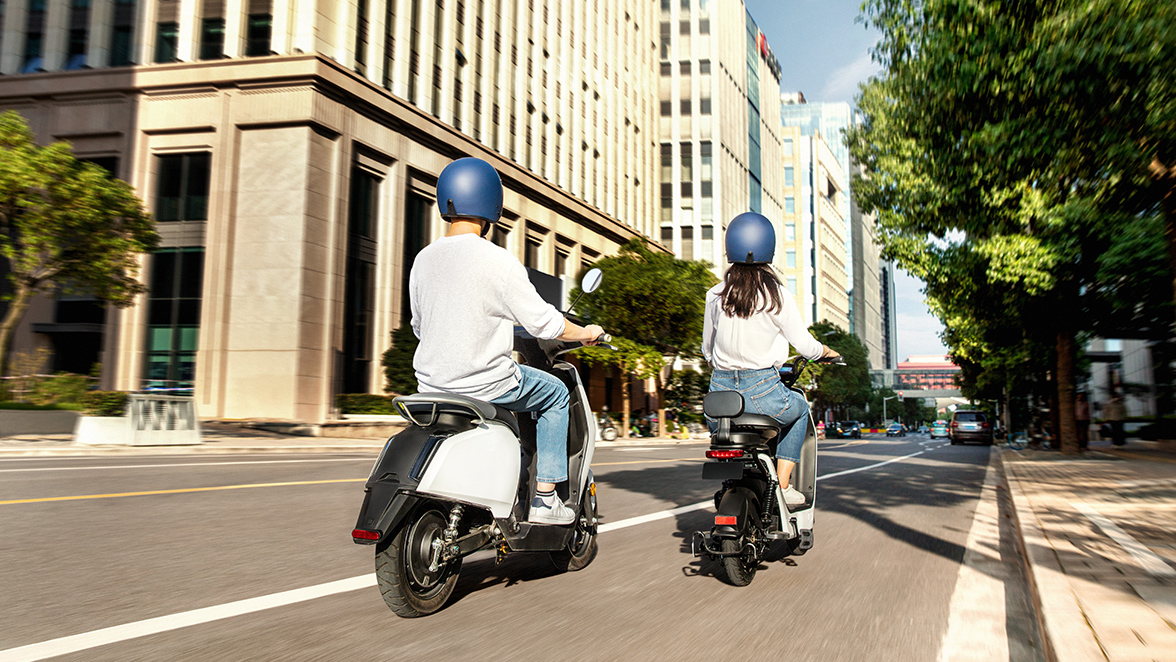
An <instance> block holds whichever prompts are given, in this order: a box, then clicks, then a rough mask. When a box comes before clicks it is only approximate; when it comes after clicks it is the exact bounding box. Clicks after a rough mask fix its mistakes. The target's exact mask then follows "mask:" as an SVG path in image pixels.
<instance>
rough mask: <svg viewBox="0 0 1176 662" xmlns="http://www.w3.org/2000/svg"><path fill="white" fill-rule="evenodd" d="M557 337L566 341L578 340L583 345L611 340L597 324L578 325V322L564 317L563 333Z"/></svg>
mask: <svg viewBox="0 0 1176 662" xmlns="http://www.w3.org/2000/svg"><path fill="white" fill-rule="evenodd" d="M559 339H560V340H564V341H568V342H580V343H584V344H585V345H595V344H598V343H601V342H607V341H609V340H611V338H610V337H609V336H608V335H607V334H606V333H605V332H604V329H603V328H601V327H600V326H599V325H597V324H589V325H588V326H580V325H579V324H573V323H572V322H569V321H568V320H566V319H565V320H564V332H563V335H561V336H560V337H559Z"/></svg>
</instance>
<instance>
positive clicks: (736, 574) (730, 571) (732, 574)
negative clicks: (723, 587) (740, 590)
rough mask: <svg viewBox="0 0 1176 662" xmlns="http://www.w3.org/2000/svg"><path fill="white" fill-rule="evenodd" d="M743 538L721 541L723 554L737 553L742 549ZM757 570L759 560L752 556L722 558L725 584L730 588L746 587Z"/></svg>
mask: <svg viewBox="0 0 1176 662" xmlns="http://www.w3.org/2000/svg"><path fill="white" fill-rule="evenodd" d="M743 540H744V537H742V536H741V537H739V538H735V539H731V538H727V539H725V540H723V543H722V550H723V553H724V554H729V553H731V552H738V551H740V550H742V549H743ZM758 569H759V559H758V558H756V557H755V556H754V555H750V554H743V555H740V556H724V557H723V571H724V572H725V573H726V574H727V583H728V584H731V585H732V586H747V585H748V584H750V583H751V580H752V579H755V571H756V570H758Z"/></svg>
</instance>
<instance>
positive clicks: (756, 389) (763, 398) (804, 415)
mask: <svg viewBox="0 0 1176 662" xmlns="http://www.w3.org/2000/svg"><path fill="white" fill-rule="evenodd" d="M710 390H712V391H738V392H739V393H740V394H741V395H742V396H743V411H744V412H745V413H748V414H762V415H764V416H769V417H771V418H774V419H776V420H777V421H779V422H780V423H781V425H783V429H784V436H783V438H782V439H780V441H779V443H777V444H776V458H777V459H780V460H788V461H789V462H799V461H800V448H801V446H803V445H804V435H805V431H806V430H807V429H808V426H807V425H806V424H805V423H806V421H807V420H808V412H809V406H808V402H805V399H804V396H802V395H801V394H799V393H797V392H796V391H793V390H792V389H790V388H787V387H786V386H784V384H782V383H781V382H780V372H779V371H778V370H776V369H775V368H764V369H762V370H715V371H714V372H712V373H711V382H710ZM707 426H708V427H709V428H710V431H711V434H714V433H715V430H716V429H718V424H717V423H715V422H714V421H713V420H711V419H709V418H708V419H707Z"/></svg>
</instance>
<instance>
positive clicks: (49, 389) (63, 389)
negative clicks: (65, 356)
mask: <svg viewBox="0 0 1176 662" xmlns="http://www.w3.org/2000/svg"><path fill="white" fill-rule="evenodd" d="M90 382H91V379H90V378H89V377H86V376H85V375H75V374H73V373H69V372H59V373H57V374H56V375H53V376H52V377H42V378H39V379H38V380H37V382H36V385H35V386H34V387H33V392H32V395H30V396H29V400H31V401H32V402H33V404H36V405H56V404H64V403H74V404H80V403H81V402H82V398H83V397H84V396H85V395H86V391H88V390H89V388H90Z"/></svg>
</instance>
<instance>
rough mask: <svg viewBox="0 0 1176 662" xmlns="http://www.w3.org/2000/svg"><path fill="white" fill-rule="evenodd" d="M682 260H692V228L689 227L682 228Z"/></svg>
mask: <svg viewBox="0 0 1176 662" xmlns="http://www.w3.org/2000/svg"><path fill="white" fill-rule="evenodd" d="M682 259H683V260H693V259H694V228H693V227H691V226H689V225H687V226H684V227H683V228H682Z"/></svg>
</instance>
